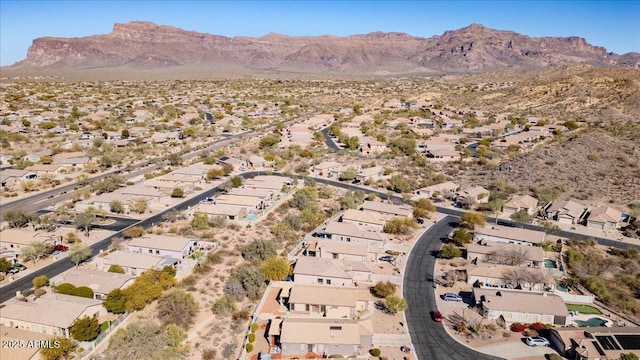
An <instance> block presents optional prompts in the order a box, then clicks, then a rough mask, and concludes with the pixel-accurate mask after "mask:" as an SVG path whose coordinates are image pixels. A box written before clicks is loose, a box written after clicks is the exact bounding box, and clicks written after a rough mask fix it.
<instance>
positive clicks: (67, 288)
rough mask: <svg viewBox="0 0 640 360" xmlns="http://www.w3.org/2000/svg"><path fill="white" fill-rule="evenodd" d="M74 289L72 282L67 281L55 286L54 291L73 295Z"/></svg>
mask: <svg viewBox="0 0 640 360" xmlns="http://www.w3.org/2000/svg"><path fill="white" fill-rule="evenodd" d="M75 289H76V287H75V286H74V285H73V284H69V283H62V284H60V285H58V286H56V292H57V293H58V294H65V295H73V292H74V290H75Z"/></svg>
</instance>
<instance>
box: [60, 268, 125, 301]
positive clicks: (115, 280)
mask: <svg viewBox="0 0 640 360" xmlns="http://www.w3.org/2000/svg"><path fill="white" fill-rule="evenodd" d="M134 280H135V276H133V275H131V274H120V273H115V272H108V271H101V270H95V269H88V268H72V269H71V270H69V271H66V272H64V273H62V274H60V275H59V276H57V277H55V278H53V279H51V283H55V284H56V285H60V284H64V283H68V284H72V285H74V286H87V287H89V288H91V290H93V298H94V299H98V300H101V299H104V298H105V297H106V296H107V294H108V293H109V292H110V291H111V290H113V289H124V288H125V287H127V286H129V285H131V284H132V283H133V281H134Z"/></svg>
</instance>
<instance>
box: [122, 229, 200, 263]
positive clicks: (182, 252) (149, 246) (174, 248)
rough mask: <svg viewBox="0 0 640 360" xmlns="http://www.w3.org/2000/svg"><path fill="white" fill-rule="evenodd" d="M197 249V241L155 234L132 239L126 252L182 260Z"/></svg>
mask: <svg viewBox="0 0 640 360" xmlns="http://www.w3.org/2000/svg"><path fill="white" fill-rule="evenodd" d="M197 249H198V241H197V240H194V239H189V238H182V237H176V236H166V235H155V234H145V235H144V236H143V237H139V238H133V239H131V240H130V241H129V244H128V245H127V251H129V252H132V253H140V254H149V255H155V256H168V257H172V258H176V259H184V258H186V257H187V256H189V255H191V253H193V252H194V251H196V250H197Z"/></svg>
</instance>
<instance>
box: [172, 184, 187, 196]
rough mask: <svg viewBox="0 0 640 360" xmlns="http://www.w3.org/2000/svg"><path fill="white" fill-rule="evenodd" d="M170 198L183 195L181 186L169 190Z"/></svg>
mask: <svg viewBox="0 0 640 360" xmlns="http://www.w3.org/2000/svg"><path fill="white" fill-rule="evenodd" d="M171 197H172V198H181V197H184V190H183V189H182V188H181V187H177V188H174V189H173V190H172V191H171Z"/></svg>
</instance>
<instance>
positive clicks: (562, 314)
mask: <svg viewBox="0 0 640 360" xmlns="http://www.w3.org/2000/svg"><path fill="white" fill-rule="evenodd" d="M473 298H474V300H475V301H476V303H479V304H480V307H481V309H482V314H483V316H484V317H485V318H487V319H492V320H493V319H499V320H500V321H503V322H504V323H506V324H510V323H514V322H522V323H532V322H541V323H543V324H554V325H559V326H565V325H566V324H567V319H568V317H569V311H568V310H567V307H566V305H565V304H564V301H563V300H562V298H561V297H560V296H558V295H553V294H550V293H546V292H545V293H539V292H531V291H519V290H505V289H481V288H473Z"/></svg>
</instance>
